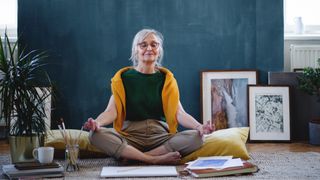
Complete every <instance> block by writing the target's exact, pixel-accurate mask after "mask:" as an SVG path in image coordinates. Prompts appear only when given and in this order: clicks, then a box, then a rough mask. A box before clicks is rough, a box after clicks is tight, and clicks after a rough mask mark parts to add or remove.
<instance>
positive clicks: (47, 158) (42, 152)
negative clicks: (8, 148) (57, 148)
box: [32, 147, 54, 164]
mask: <svg viewBox="0 0 320 180" xmlns="http://www.w3.org/2000/svg"><path fill="white" fill-rule="evenodd" d="M53 154H54V148H53V147H39V148H36V149H34V150H33V151H32V155H33V157H34V158H35V159H36V160H38V161H39V162H40V163H43V164H47V163H51V162H52V161H53Z"/></svg>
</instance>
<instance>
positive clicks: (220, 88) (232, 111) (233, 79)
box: [201, 70, 257, 129]
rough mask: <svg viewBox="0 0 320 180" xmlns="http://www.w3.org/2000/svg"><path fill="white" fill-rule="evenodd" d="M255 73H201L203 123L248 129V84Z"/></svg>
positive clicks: (255, 76) (255, 79) (255, 78)
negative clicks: (246, 127)
mask: <svg viewBox="0 0 320 180" xmlns="http://www.w3.org/2000/svg"><path fill="white" fill-rule="evenodd" d="M256 81H257V72H256V71H254V70H252V71H245V70H238V71H235V70H232V71H231V70H230V71H204V72H202V83H201V85H202V86H201V93H202V120H203V123H204V124H205V123H211V124H214V125H215V127H216V129H225V128H230V127H245V126H248V110H247V108H248V106H247V85H248V84H256V83H257V82H256Z"/></svg>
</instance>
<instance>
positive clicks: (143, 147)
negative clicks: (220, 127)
mask: <svg viewBox="0 0 320 180" xmlns="http://www.w3.org/2000/svg"><path fill="white" fill-rule="evenodd" d="M122 130H123V131H124V132H126V133H128V134H129V135H127V136H123V135H121V134H119V133H118V132H116V131H115V130H114V129H113V128H100V130H99V131H95V132H92V131H91V132H90V136H89V140H90V143H91V144H92V145H94V146H96V147H97V148H99V149H101V150H102V151H104V152H105V153H107V154H108V155H109V156H112V157H115V158H119V157H120V156H121V153H122V151H123V149H124V148H125V147H126V146H127V145H131V146H133V147H135V148H137V149H138V150H140V151H142V152H147V151H150V150H152V149H154V148H156V147H159V146H161V145H164V147H165V148H166V149H167V150H168V151H170V152H173V151H178V152H179V153H180V154H181V156H185V155H187V154H190V153H192V152H193V151H195V150H197V149H198V148H200V147H201V145H202V144H203V140H202V137H201V136H200V135H199V132H198V131H196V130H186V131H182V132H179V133H176V134H174V135H172V134H169V130H168V125H167V123H165V122H162V121H158V120H154V119H147V120H143V121H124V125H123V128H122Z"/></svg>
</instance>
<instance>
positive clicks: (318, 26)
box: [284, 0, 320, 34]
mask: <svg viewBox="0 0 320 180" xmlns="http://www.w3.org/2000/svg"><path fill="white" fill-rule="evenodd" d="M319 7H320V0H284V30H285V33H296V34H302V33H304V34H320V10H319ZM299 19H300V20H301V21H302V25H303V26H302V28H300V30H301V32H299Z"/></svg>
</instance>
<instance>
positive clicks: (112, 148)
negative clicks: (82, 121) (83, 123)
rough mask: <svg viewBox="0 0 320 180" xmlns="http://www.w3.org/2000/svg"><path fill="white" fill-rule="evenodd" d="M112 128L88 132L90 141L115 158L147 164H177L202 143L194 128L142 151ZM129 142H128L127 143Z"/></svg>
mask: <svg viewBox="0 0 320 180" xmlns="http://www.w3.org/2000/svg"><path fill="white" fill-rule="evenodd" d="M128 140H129V139H125V138H124V137H122V136H121V135H119V134H118V133H117V132H116V131H115V130H114V129H112V128H101V129H100V130H99V131H97V132H91V133H90V142H91V144H93V145H94V146H96V147H97V148H99V149H101V150H103V151H104V152H106V153H107V154H108V155H109V156H112V157H115V158H120V157H121V158H124V159H131V160H138V161H142V162H145V163H149V164H177V163H178V162H179V161H180V158H181V156H185V155H187V154H189V153H191V152H193V151H194V150H196V149H198V148H200V147H201V145H202V143H203V142H202V138H201V137H200V136H199V134H198V132H197V131H195V130H189V131H183V132H180V133H177V134H175V135H174V136H173V137H171V138H169V139H168V140H166V141H165V142H164V143H162V144H161V145H158V146H157V147H155V148H152V149H151V150H149V151H146V152H143V149H142V148H141V147H140V148H139V146H137V145H136V144H135V143H132V141H130V140H129V141H128ZM128 142H129V143H128Z"/></svg>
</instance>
